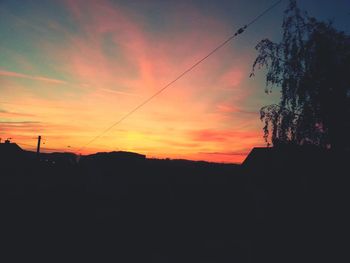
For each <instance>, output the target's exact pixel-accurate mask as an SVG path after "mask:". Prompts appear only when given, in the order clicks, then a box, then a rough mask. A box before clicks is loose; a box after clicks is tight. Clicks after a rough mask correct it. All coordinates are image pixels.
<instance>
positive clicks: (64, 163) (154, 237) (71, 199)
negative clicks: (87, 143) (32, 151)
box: [0, 152, 349, 263]
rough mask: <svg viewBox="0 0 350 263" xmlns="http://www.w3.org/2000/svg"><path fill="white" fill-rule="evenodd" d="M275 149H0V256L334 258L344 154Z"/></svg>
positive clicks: (338, 253) (340, 226) (344, 195)
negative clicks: (224, 160)
mask: <svg viewBox="0 0 350 263" xmlns="http://www.w3.org/2000/svg"><path fill="white" fill-rule="evenodd" d="M269 154H270V153H269ZM262 155H264V156H266V153H263V154H262ZM270 155H271V154H270ZM270 155H269V156H270ZM257 156H258V155H257ZM276 156H278V157H276ZM276 156H272V157H271V156H270V157H271V158H270V159H264V161H257V162H251V163H248V162H247V163H246V164H245V165H242V166H238V165H224V164H210V163H205V162H189V161H171V160H149V159H142V158H133V157H130V158H129V159H128V158H124V159H123V158H117V157H115V156H114V157H113V156H110V155H108V154H107V155H102V156H92V157H90V158H83V159H81V161H80V163H79V164H77V163H75V162H73V161H71V158H70V157H69V156H65V157H62V156H61V157H60V158H59V157H57V156H56V157H55V158H53V157H52V158H53V159H52V158H51V159H50V158H49V157H48V156H42V158H41V161H38V160H37V159H35V158H34V157H33V156H32V157H28V156H21V157H19V156H18V155H15V156H7V155H6V156H2V158H1V161H0V165H1V176H0V195H1V215H0V217H1V239H2V243H3V245H2V247H1V251H2V253H1V254H2V256H1V257H5V255H6V256H10V259H12V261H13V262H18V261H19V259H21V261H22V260H23V259H26V260H31V259H33V260H35V261H38V260H44V261H46V262H51V261H54V260H59V261H63V260H64V261H73V260H74V261H79V262H80V261H86V260H92V261H95V262H105V261H113V262H161V263H165V262H317V261H320V260H323V261H324V260H325V262H327V261H328V262H343V261H342V251H346V249H347V248H348V245H349V243H348V242H346V241H344V242H343V241H342V242H340V240H342V238H343V237H344V238H347V233H346V230H345V229H346V228H345V225H347V224H348V219H347V218H348V217H347V216H346V215H347V212H348V211H347V210H348V209H349V205H348V200H349V199H348V190H347V187H348V186H347V184H346V180H345V179H346V177H347V176H348V171H349V169H348V162H347V160H348V157H347V156H346V158H345V159H341V158H340V157H339V156H337V158H335V157H334V156H333V155H332V157H331V158H329V156H330V155H323V154H321V155H317V154H316V155H315V154H314V155H313V157H312V158H311V157H310V155H309V152H308V153H305V154H304V155H303V154H300V153H295V152H292V153H289V154H288V155H286V153H284V152H282V153H280V152H279V153H278V154H277V155H276ZM287 157H288V158H287ZM276 158H277V159H276ZM278 158H279V159H278ZM46 160H48V161H46ZM52 160H56V162H55V164H53V163H52ZM271 160H273V161H271ZM276 163H277V165H276ZM335 167H336V169H335ZM337 257H339V260H338V259H337ZM3 262H5V261H3ZM6 262H9V260H6ZM344 262H348V261H344Z"/></svg>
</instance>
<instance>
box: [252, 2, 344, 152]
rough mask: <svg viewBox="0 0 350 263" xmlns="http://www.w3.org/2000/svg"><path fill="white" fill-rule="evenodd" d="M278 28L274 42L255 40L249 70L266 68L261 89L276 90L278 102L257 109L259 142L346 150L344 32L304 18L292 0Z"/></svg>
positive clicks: (329, 25) (306, 16) (330, 25)
mask: <svg viewBox="0 0 350 263" xmlns="http://www.w3.org/2000/svg"><path fill="white" fill-rule="evenodd" d="M282 28H283V37H282V40H281V42H280V43H274V42H272V41H270V40H269V39H264V40H262V41H261V42H260V43H258V45H257V46H256V50H257V51H258V52H259V54H258V56H257V58H256V60H255V62H254V64H253V70H252V74H251V76H253V75H254V72H255V70H256V69H260V68H266V69H267V74H266V87H265V92H266V93H271V92H272V90H273V89H276V88H280V90H281V100H280V102H279V104H273V105H268V106H265V107H263V108H261V110H260V119H261V120H262V121H263V122H264V128H263V130H264V138H265V141H266V142H267V143H268V145H270V144H271V143H272V144H273V145H274V146H276V145H278V144H281V143H283V144H297V145H303V144H312V145H317V146H319V147H322V148H332V149H349V146H350V140H349V134H350V118H349V117H350V36H348V35H346V34H345V33H344V32H339V31H338V30H336V29H335V28H334V27H333V25H332V23H331V22H327V23H325V22H320V21H317V20H316V19H315V18H312V17H309V16H308V14H307V13H306V12H302V11H301V10H300V9H299V8H298V6H297V3H296V0H290V2H289V6H288V8H287V9H286V11H285V14H284V20H283V25H282Z"/></svg>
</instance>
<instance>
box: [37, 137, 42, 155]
mask: <svg viewBox="0 0 350 263" xmlns="http://www.w3.org/2000/svg"><path fill="white" fill-rule="evenodd" d="M40 142H41V136H40V135H39V136H38V146H37V147H36V155H37V157H38V158H39V155H40Z"/></svg>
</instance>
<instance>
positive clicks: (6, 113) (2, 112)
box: [0, 109, 35, 118]
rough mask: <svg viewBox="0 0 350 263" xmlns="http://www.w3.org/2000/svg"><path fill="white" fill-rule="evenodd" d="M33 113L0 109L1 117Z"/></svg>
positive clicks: (25, 115)
mask: <svg viewBox="0 0 350 263" xmlns="http://www.w3.org/2000/svg"><path fill="white" fill-rule="evenodd" d="M34 116H35V115H34V114H30V113H23V112H13V111H7V110H3V109H0V117H2V118H12V117H34Z"/></svg>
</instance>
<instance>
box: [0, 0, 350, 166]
mask: <svg viewBox="0 0 350 263" xmlns="http://www.w3.org/2000/svg"><path fill="white" fill-rule="evenodd" d="M274 2H275V0H244V1H243V0H229V1H219V0H216V1H214V0H198V1H197V0H187V1H184V0H177V1H170V0H169V1H168V0H138V1H136V0H129V1H127V0H125V1H119V0H114V1H113V0H98V1H97V0H95V1H88V0H81V1H80V0H62V1H59V0H57V1H51V0H46V1H41V0H20V1H17V0H1V1H0V94H1V95H0V137H1V138H2V140H4V139H6V138H12V141H14V142H16V143H18V144H19V145H20V146H22V147H23V148H24V149H28V150H33V149H34V147H35V144H36V137H37V136H38V135H41V136H42V137H43V143H44V144H43V145H42V146H43V151H73V152H76V153H78V149H80V148H81V147H83V146H84V145H85V144H86V143H88V142H89V141H90V140H91V139H92V138H94V137H95V136H96V135H98V134H100V133H101V132H102V131H104V130H105V129H106V128H108V127H109V126H111V125H112V124H113V123H115V122H116V121H117V120H118V119H120V118H121V117H123V116H124V115H125V114H127V113H128V112H129V111H130V110H132V109H133V108H135V107H136V106H137V105H138V104H140V103H141V102H142V101H144V100H145V99H147V98H148V97H150V96H151V95H152V94H154V93H155V92H156V91H157V90H159V89H161V88H162V87H163V86H164V85H166V84H167V83H168V82H170V81H171V80H173V79H174V78H176V77H177V76H178V75H179V74H180V73H182V72H183V71H184V70H186V69H187V68H188V67H190V66H191V65H192V64H194V63H195V62H197V61H198V60H199V59H201V58H202V57H204V56H205V55H206V54H207V53H208V52H209V51H211V50H212V49H213V48H215V47H216V46H217V45H218V44H220V43H221V42H223V41H224V40H225V39H227V38H228V37H229V36H230V35H232V34H233V33H234V32H235V31H236V30H237V29H238V28H239V27H241V26H243V25H244V24H246V23H247V22H249V21H250V20H252V19H253V18H254V17H255V16H256V15H258V14H259V13H260V12H262V11H263V10H264V9H266V8H267V7H269V6H270V5H272V4H273V3H274ZM299 2H300V7H301V8H302V9H306V10H307V11H308V12H309V13H310V14H311V15H313V16H315V17H317V18H319V19H321V20H326V19H333V20H334V24H335V26H336V27H337V28H338V29H340V30H345V31H347V32H349V31H350V1H349V0H334V1H329V0H303V1H299ZM286 5H287V1H283V2H282V4H280V5H279V6H278V7H276V8H275V9H274V10H273V11H272V12H270V13H269V14H268V15H267V16H265V17H263V18H262V19H261V20H259V22H258V23H256V24H254V25H252V26H251V27H250V28H249V29H248V30H247V31H246V32H245V33H244V34H242V35H240V36H239V37H238V38H236V39H234V40H233V41H232V42H231V43H229V44H228V45H227V46H225V47H224V48H223V49H221V50H220V51H219V52H217V53H215V54H214V55H213V56H212V57H210V58H209V59H208V60H206V61H205V62H204V63H203V64H201V65H200V66H198V67H197V68H196V69H195V70H193V71H192V72H191V73H190V74H188V75H186V76H185V77H184V78H182V79H180V80H179V81H178V82H176V83H175V84H174V85H173V86H171V87H170V88H169V89H167V90H166V91H165V92H164V93H162V94H160V95H159V96H157V97H156V98H155V99H154V100H152V101H151V102H150V103H149V104H147V105H145V106H144V107H142V108H141V109H140V110H138V111H136V112H135V113H134V114H132V115H131V116H130V117H128V118H127V119H126V120H125V121H123V122H122V123H120V124H119V125H117V126H116V127H114V128H113V129H112V130H110V131H109V132H107V133H106V134H104V135H103V136H102V137H101V138H99V139H98V140H96V141H94V142H93V143H91V144H89V145H88V146H87V147H86V148H84V149H83V150H82V152H81V153H82V154H88V153H94V152H97V151H114V150H116V151H118V150H123V151H133V152H139V153H143V154H146V155H147V156H148V157H157V158H165V157H169V158H186V159H192V160H207V161H217V162H238V163H239V162H242V160H244V158H245V156H246V155H247V153H248V152H249V151H250V150H251V148H252V147H254V146H263V145H265V143H264V141H263V137H262V136H263V132H262V126H263V125H262V123H261V122H260V120H259V113H258V112H259V109H260V108H261V107H262V106H263V105H266V104H269V103H274V102H276V101H278V98H279V94H278V92H274V93H273V94H271V95H266V94H265V93H264V85H265V80H264V71H261V72H259V73H258V74H257V75H256V77H254V78H249V74H250V70H251V66H252V63H253V61H254V58H255V57H256V55H257V53H256V51H255V49H254V47H255V45H256V44H257V43H258V42H259V41H260V40H261V39H263V38H270V39H272V40H275V41H278V40H279V39H280V36H281V24H282V15H283V10H284V9H285V8H286Z"/></svg>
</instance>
